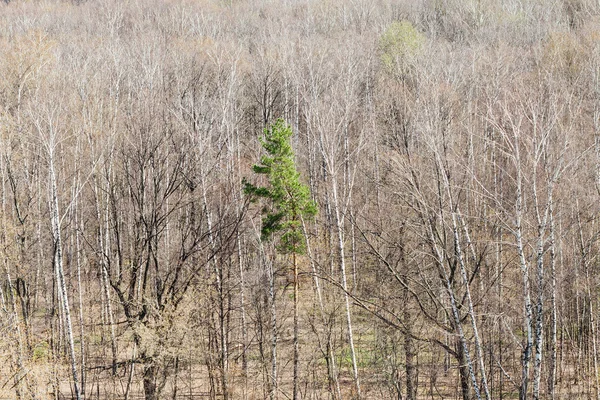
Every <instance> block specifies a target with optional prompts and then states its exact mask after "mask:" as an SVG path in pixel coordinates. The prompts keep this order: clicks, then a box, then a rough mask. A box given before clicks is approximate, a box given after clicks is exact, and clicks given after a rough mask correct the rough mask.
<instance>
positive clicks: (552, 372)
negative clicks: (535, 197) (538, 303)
mask: <svg viewBox="0 0 600 400" xmlns="http://www.w3.org/2000/svg"><path fill="white" fill-rule="evenodd" d="M549 218H550V221H549V222H550V282H551V287H550V304H551V312H552V313H551V315H550V323H551V325H550V361H549V366H548V397H549V398H550V399H551V400H554V398H555V393H554V386H555V382H556V337H557V335H556V314H557V312H556V242H555V236H554V229H555V228H554V210H553V204H550V210H549Z"/></svg>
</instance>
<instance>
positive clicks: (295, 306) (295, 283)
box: [292, 253, 300, 400]
mask: <svg viewBox="0 0 600 400" xmlns="http://www.w3.org/2000/svg"><path fill="white" fill-rule="evenodd" d="M292 259H293V264H294V267H293V268H294V391H293V396H292V398H293V399H294V400H298V357H299V355H300V354H299V351H298V295H299V293H298V263H297V262H296V253H292Z"/></svg>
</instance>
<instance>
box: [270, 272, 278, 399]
mask: <svg viewBox="0 0 600 400" xmlns="http://www.w3.org/2000/svg"><path fill="white" fill-rule="evenodd" d="M269 300H270V306H271V385H270V386H271V387H270V390H269V398H270V399H271V400H275V399H277V398H278V396H277V390H278V389H277V309H276V307H275V270H274V265H273V263H272V262H270V263H269Z"/></svg>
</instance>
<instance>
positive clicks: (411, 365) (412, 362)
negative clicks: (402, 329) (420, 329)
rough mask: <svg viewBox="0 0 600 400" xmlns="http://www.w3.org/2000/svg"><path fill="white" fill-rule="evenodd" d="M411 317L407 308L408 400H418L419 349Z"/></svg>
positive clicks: (405, 343)
mask: <svg viewBox="0 0 600 400" xmlns="http://www.w3.org/2000/svg"><path fill="white" fill-rule="evenodd" d="M404 298H405V300H406V299H407V298H408V294H406V295H405V297H404ZM410 317H411V316H410V311H409V310H408V308H407V307H406V306H405V308H404V322H405V324H406V327H407V332H406V334H405V335H404V357H405V363H406V367H405V371H406V400H417V388H418V386H417V373H418V371H417V366H416V356H417V348H416V346H415V342H414V339H413V338H412V331H411V322H410Z"/></svg>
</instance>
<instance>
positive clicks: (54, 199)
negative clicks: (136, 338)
mask: <svg viewBox="0 0 600 400" xmlns="http://www.w3.org/2000/svg"><path fill="white" fill-rule="evenodd" d="M51 146H52V145H51ZM49 160H50V185H51V188H50V190H51V206H50V208H51V213H50V218H51V223H52V238H53V240H54V246H55V252H54V264H55V265H54V269H55V274H56V282H57V285H58V290H59V291H60V298H61V305H62V311H63V313H64V317H65V327H64V328H65V331H66V335H67V340H68V346H69V353H70V357H71V372H72V375H73V391H74V392H75V398H76V399H77V400H81V392H80V389H79V377H78V374H77V361H76V354H75V340H74V338H73V327H72V323H71V310H70V308H69V298H68V296H67V285H66V282H65V276H64V271H63V256H62V239H61V232H60V230H61V222H60V213H59V208H58V188H57V183H56V173H55V169H54V149H53V148H51V149H50V151H49Z"/></svg>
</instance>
